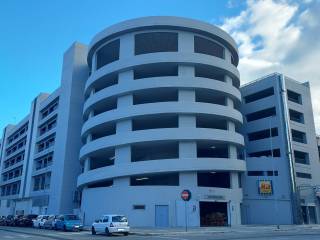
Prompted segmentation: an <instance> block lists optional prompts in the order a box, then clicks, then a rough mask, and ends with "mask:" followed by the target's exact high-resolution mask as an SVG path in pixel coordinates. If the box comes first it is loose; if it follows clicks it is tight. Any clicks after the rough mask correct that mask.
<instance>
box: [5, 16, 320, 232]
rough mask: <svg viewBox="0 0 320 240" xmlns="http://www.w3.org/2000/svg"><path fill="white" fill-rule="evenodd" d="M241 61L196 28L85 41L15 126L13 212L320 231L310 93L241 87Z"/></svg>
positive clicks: (151, 28) (272, 79)
mask: <svg viewBox="0 0 320 240" xmlns="http://www.w3.org/2000/svg"><path fill="white" fill-rule="evenodd" d="M237 64H238V53H237V47H236V44H235V42H234V41H233V39H232V38H231V37H230V36H229V35H228V34H226V33H225V32H224V31H222V30H220V29H219V28H217V27H215V26H213V25H211V24H207V23H203V22H199V21H196V20H190V19H185V18H177V17H146V18H140V19H135V20H130V21H126V22H122V23H120V24H117V25H113V26H111V27H109V28H107V29H106V30H104V31H102V32H101V33H99V34H98V35H97V36H96V37H95V38H94V39H93V41H92V43H91V44H90V46H89V47H87V46H85V45H83V44H80V43H74V44H73V45H72V46H71V47H70V48H69V49H68V50H67V51H66V53H65V55H64V62H63V69H62V79H61V85H60V86H59V88H58V89H56V90H55V91H54V92H53V93H51V94H40V95H39V96H38V97H37V98H35V99H34V101H33V102H32V104H31V108H30V113H29V114H28V115H27V116H26V117H25V118H24V119H23V120H21V121H20V122H19V123H18V124H17V125H8V126H7V127H6V128H5V129H4V132H3V134H2V140H1V141H0V167H1V169H0V175H1V177H0V189H1V190H0V216H1V215H7V214H19V213H24V214H28V213H36V214H44V213H47V214H64V213H72V212H76V213H79V214H80V217H81V218H82V219H83V220H84V224H86V225H90V224H91V223H92V221H94V220H95V219H97V218H99V216H100V215H101V214H125V215H127V216H128V217H129V221H130V225H132V226H159V227H166V226H182V225H185V222H187V224H188V225H189V226H217V225H218V226H219V225H227V224H231V225H236V224H240V223H242V224H244V223H245V224H291V223H299V222H300V223H302V222H303V223H315V222H319V221H320V217H319V216H320V210H319V209H320V207H319V201H318V199H319V196H320V191H319V190H320V188H319V181H320V179H319V177H318V175H319V174H318V172H319V167H320V165H319V159H318V157H319V156H318V154H317V150H318V149H317V144H316V136H315V128H314V121H313V114H312V106H311V96H310V88H309V85H308V83H303V84H300V83H297V82H295V81H293V80H291V79H289V78H288V77H285V76H283V75H281V74H272V75H270V76H268V77H264V78H263V79H260V80H257V81H254V82H252V83H250V84H248V85H244V86H242V87H241V88H240V89H239V85H240V79H239V73H238V70H237ZM241 95H242V96H241ZM241 99H242V102H241ZM242 114H243V115H242ZM242 116H244V122H243V117H242ZM242 123H243V124H242ZM240 132H241V133H242V134H243V136H244V137H243V136H242V135H241V133H240ZM244 143H245V148H244ZM318 145H320V144H319V140H318ZM244 158H245V160H244ZM185 189H188V190H190V191H191V194H192V197H191V200H190V201H189V202H188V203H187V204H186V205H185V203H184V202H183V201H182V199H181V196H180V194H181V192H182V191H183V190H185ZM80 205H81V206H80ZM185 207H186V208H185ZM185 213H187V215H186V214H185ZM275 213H277V214H278V215H277V214H275Z"/></svg>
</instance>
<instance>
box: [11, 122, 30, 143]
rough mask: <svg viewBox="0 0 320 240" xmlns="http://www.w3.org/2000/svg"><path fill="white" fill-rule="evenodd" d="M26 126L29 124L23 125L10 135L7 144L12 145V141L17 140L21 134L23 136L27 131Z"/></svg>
mask: <svg viewBox="0 0 320 240" xmlns="http://www.w3.org/2000/svg"><path fill="white" fill-rule="evenodd" d="M28 124H29V122H27V123H25V124H24V125H23V126H22V127H20V128H19V129H18V130H17V131H15V132H14V133H12V134H11V135H10V136H9V137H8V140H7V142H8V144H10V143H12V142H13V141H14V140H16V139H18V138H19V137H20V136H22V135H23V134H25V133H26V132H27V130H28Z"/></svg>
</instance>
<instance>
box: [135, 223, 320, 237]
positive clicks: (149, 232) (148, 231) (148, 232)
mask: <svg viewBox="0 0 320 240" xmlns="http://www.w3.org/2000/svg"><path fill="white" fill-rule="evenodd" d="M306 229H314V230H315V229H316V230H320V225H281V226H280V228H279V229H278V228H277V226H276V225H268V226H262V225H259V226H257V225H242V226H234V227H190V228H188V231H187V232H186V230H185V228H183V227H178V228H140V227H132V228H131V231H130V232H131V234H134V235H140V236H159V235H168V234H169V235H180V234H196V233H257V232H259V233H262V232H263V233H268V232H274V231H278V232H279V231H283V232H285V231H290V232H297V231H301V230H306Z"/></svg>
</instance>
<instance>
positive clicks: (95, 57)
mask: <svg viewBox="0 0 320 240" xmlns="http://www.w3.org/2000/svg"><path fill="white" fill-rule="evenodd" d="M96 70H97V54H96V53H94V54H93V55H92V63H91V73H94V72H95V71H96Z"/></svg>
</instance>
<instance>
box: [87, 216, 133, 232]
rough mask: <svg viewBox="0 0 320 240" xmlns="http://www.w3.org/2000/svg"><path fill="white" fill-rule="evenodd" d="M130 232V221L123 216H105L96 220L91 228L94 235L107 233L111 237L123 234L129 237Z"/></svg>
mask: <svg viewBox="0 0 320 240" xmlns="http://www.w3.org/2000/svg"><path fill="white" fill-rule="evenodd" d="M129 232H130V227H129V223H128V219H127V218H126V217H125V216H123V215H117V214H109V215H103V216H102V217H101V218H100V219H98V220H96V221H95V222H94V223H93V224H92V227H91V233H92V235H95V234H96V233H105V234H107V235H111V234H112V233H123V234H124V235H125V236H127V235H128V234H129Z"/></svg>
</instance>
